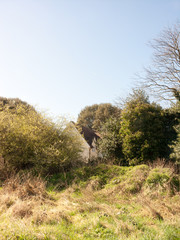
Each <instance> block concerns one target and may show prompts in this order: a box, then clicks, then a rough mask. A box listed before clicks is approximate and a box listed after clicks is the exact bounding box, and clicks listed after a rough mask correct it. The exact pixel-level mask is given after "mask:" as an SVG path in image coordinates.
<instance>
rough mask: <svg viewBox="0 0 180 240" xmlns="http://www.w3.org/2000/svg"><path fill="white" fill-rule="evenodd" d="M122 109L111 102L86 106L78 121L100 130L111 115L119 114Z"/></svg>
mask: <svg viewBox="0 0 180 240" xmlns="http://www.w3.org/2000/svg"><path fill="white" fill-rule="evenodd" d="M119 112H120V109H119V108H118V107H115V106H113V105H112V104H110V103H102V104H94V105H92V106H86V107H85V108H84V109H83V110H82V111H81V112H80V114H79V116H78V120H77V123H78V124H80V125H84V126H88V127H90V128H93V129H95V130H99V129H100V128H101V126H102V124H103V123H105V122H106V121H107V120H108V119H109V118H110V117H113V116H117V115H119Z"/></svg>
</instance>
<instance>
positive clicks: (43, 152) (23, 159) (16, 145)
mask: <svg viewBox="0 0 180 240" xmlns="http://www.w3.org/2000/svg"><path fill="white" fill-rule="evenodd" d="M79 153H80V143H79V139H78V137H77V136H74V135H73V134H71V132H70V131H69V130H68V129H66V128H65V123H64V122H63V121H59V123H54V122H53V121H52V120H51V119H50V118H48V117H46V116H45V115H43V114H42V113H39V112H37V111H36V110H35V109H34V108H33V107H31V106H30V105H28V104H24V103H23V102H21V101H19V100H18V104H17V100H14V102H13V101H12V100H10V101H9V102H8V104H7V103H6V102H4V101H3V99H2V101H1V111H0V155H1V156H2V158H1V161H2V162H3V165H4V168H5V169H15V170H16V171H19V170H21V169H34V170H35V171H36V172H39V171H40V172H43V173H54V172H59V171H62V169H63V168H66V167H67V166H68V165H69V164H71V163H72V162H73V161H76V160H77V159H79V158H80V156H79Z"/></svg>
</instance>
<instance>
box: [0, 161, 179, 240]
mask: <svg viewBox="0 0 180 240" xmlns="http://www.w3.org/2000/svg"><path fill="white" fill-rule="evenodd" d="M1 185H2V187H1V189H0V239H2V240H5V239H13V240H15V239H21V240H22V239H27V240H30V239H31V240H35V239H36V240H40V239H46V240H48V239H49V240H50V239H59V240H60V239H63V240H65V239H69V240H71V239H72V240H75V239H89V240H90V239H92V240H94V239H112V240H118V239H119V240H120V239H138V240H145V239H146V240H150V239H151V240H152V239H155V240H178V239H179V237H180V232H179V230H178V229H179V227H180V226H179V225H180V224H179V222H180V221H179V220H180V206H179V202H180V201H179V200H180V196H179V177H178V175H176V174H175V173H174V172H173V168H171V167H163V166H161V165H158V166H154V167H150V166H147V165H139V166H135V167H119V166H114V165H103V164H101V165H98V166H93V167H92V166H91V167H82V168H78V169H74V170H72V171H71V172H68V173H66V174H65V173H64V174H57V175H53V176H48V177H47V178H46V181H45V180H44V179H42V178H40V177H32V176H31V175H30V174H24V173H23V174H21V175H14V176H12V177H10V178H9V179H8V180H6V181H5V182H3V183H1Z"/></svg>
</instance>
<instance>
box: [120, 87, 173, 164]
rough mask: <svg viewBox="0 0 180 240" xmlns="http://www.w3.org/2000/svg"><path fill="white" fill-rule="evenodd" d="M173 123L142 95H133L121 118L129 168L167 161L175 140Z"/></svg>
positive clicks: (158, 107) (138, 92)
mask: <svg viewBox="0 0 180 240" xmlns="http://www.w3.org/2000/svg"><path fill="white" fill-rule="evenodd" d="M173 121H174V120H173V119H172V115H170V116H169V115H168V113H167V112H166V111H164V110H162V108H161V107H160V106H159V105H157V104H155V103H152V104H151V103H150V102H149V100H148V98H147V96H146V95H145V93H144V92H143V91H134V94H131V96H130V97H129V98H128V100H127V102H126V103H125V106H124V109H123V110H122V114H121V129H120V135H121V138H122V151H123V154H124V156H125V159H126V160H127V161H128V162H129V164H130V165H135V164H139V163H141V162H146V161H153V160H155V159H157V158H167V157H169V154H170V153H171V149H170V147H169V144H171V143H172V141H173V140H174V139H175V138H176V132H175V130H174V128H173V124H174V122H173Z"/></svg>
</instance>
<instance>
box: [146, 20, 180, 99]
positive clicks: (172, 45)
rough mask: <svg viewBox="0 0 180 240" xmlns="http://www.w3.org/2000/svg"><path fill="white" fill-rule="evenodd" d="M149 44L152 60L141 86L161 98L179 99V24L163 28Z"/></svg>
mask: <svg viewBox="0 0 180 240" xmlns="http://www.w3.org/2000/svg"><path fill="white" fill-rule="evenodd" d="M151 46H152V48H153V49H154V54H153V62H152V66H150V67H149V68H146V69H145V71H146V77H145V78H144V82H143V87H144V88H146V89H147V88H148V89H149V90H150V91H151V93H152V94H153V95H154V96H155V97H157V98H158V99H161V100H170V101H172V100H175V99H177V98H178V99H180V25H179V24H178V25H174V26H173V27H172V28H167V29H165V30H164V31H163V32H162V33H161V35H160V36H159V38H157V39H154V40H153V41H152V43H151Z"/></svg>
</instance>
